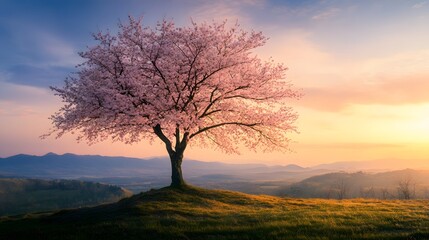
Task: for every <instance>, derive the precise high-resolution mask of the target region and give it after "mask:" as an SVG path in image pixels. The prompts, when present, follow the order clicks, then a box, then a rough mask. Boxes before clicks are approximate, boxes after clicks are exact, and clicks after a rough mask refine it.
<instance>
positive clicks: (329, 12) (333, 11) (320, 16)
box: [311, 8, 340, 20]
mask: <svg viewBox="0 0 429 240" xmlns="http://www.w3.org/2000/svg"><path fill="white" fill-rule="evenodd" d="M339 12H340V9H339V8H328V9H326V10H324V11H321V12H318V13H317V14H316V15H314V16H313V17H311V19H313V20H324V19H328V18H331V17H334V16H335V15H337V14H338V13H339Z"/></svg>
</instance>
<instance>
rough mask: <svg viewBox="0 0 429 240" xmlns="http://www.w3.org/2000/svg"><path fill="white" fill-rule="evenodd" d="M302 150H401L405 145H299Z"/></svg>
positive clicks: (358, 143)
mask: <svg viewBox="0 0 429 240" xmlns="http://www.w3.org/2000/svg"><path fill="white" fill-rule="evenodd" d="M300 147H302V148H309V149H350V150H354V149H358V150H364V149H380V148H402V147H405V145H401V144H391V143H363V142H348V143H320V144H300Z"/></svg>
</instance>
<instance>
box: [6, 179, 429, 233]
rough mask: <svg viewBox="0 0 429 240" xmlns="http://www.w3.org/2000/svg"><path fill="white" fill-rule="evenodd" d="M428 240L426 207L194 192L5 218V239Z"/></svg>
mask: <svg viewBox="0 0 429 240" xmlns="http://www.w3.org/2000/svg"><path fill="white" fill-rule="evenodd" d="M428 238H429V202H428V201H422V200H420V201H417V200H409V201H398V200H395V201H392V200H389V201H381V200H373V199H372V200H363V199H358V200H342V201H337V200H321V199H288V198H279V197H273V196H255V195H247V194H244V193H237V192H231V191H219V190H217V191H215V190H205V189H201V188H195V187H187V188H182V189H173V188H163V189H159V190H152V191H148V192H144V193H141V194H138V195H134V196H132V197H130V198H126V199H123V200H121V201H119V202H117V203H113V204H107V205H101V206H97V207H92V208H82V209H76V210H64V211H59V212H56V213H54V214H48V213H45V214H38V215H27V216H25V217H9V218H6V217H4V218H0V239H158V240H165V239H219V240H226V239H273V240H275V239H428Z"/></svg>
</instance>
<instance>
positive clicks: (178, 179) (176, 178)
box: [170, 152, 186, 187]
mask: <svg viewBox="0 0 429 240" xmlns="http://www.w3.org/2000/svg"><path fill="white" fill-rule="evenodd" d="M182 160H183V152H181V153H180V152H179V153H178V152H175V153H173V154H172V155H170V161H171V185H170V186H171V187H183V186H186V183H185V181H184V180H183V174H182Z"/></svg>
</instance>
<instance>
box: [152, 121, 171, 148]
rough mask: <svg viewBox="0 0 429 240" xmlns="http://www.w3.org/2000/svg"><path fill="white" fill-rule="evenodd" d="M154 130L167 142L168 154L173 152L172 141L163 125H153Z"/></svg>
mask: <svg viewBox="0 0 429 240" xmlns="http://www.w3.org/2000/svg"><path fill="white" fill-rule="evenodd" d="M153 132H154V133H155V134H156V136H158V137H159V138H160V139H161V140H162V141H163V142H164V143H165V147H166V148H167V151H168V154H170V155H171V154H173V153H174V150H173V148H172V146H171V141H170V140H169V139H168V138H167V136H165V135H164V133H163V132H162V129H161V125H159V124H157V125H156V126H155V127H153Z"/></svg>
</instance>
